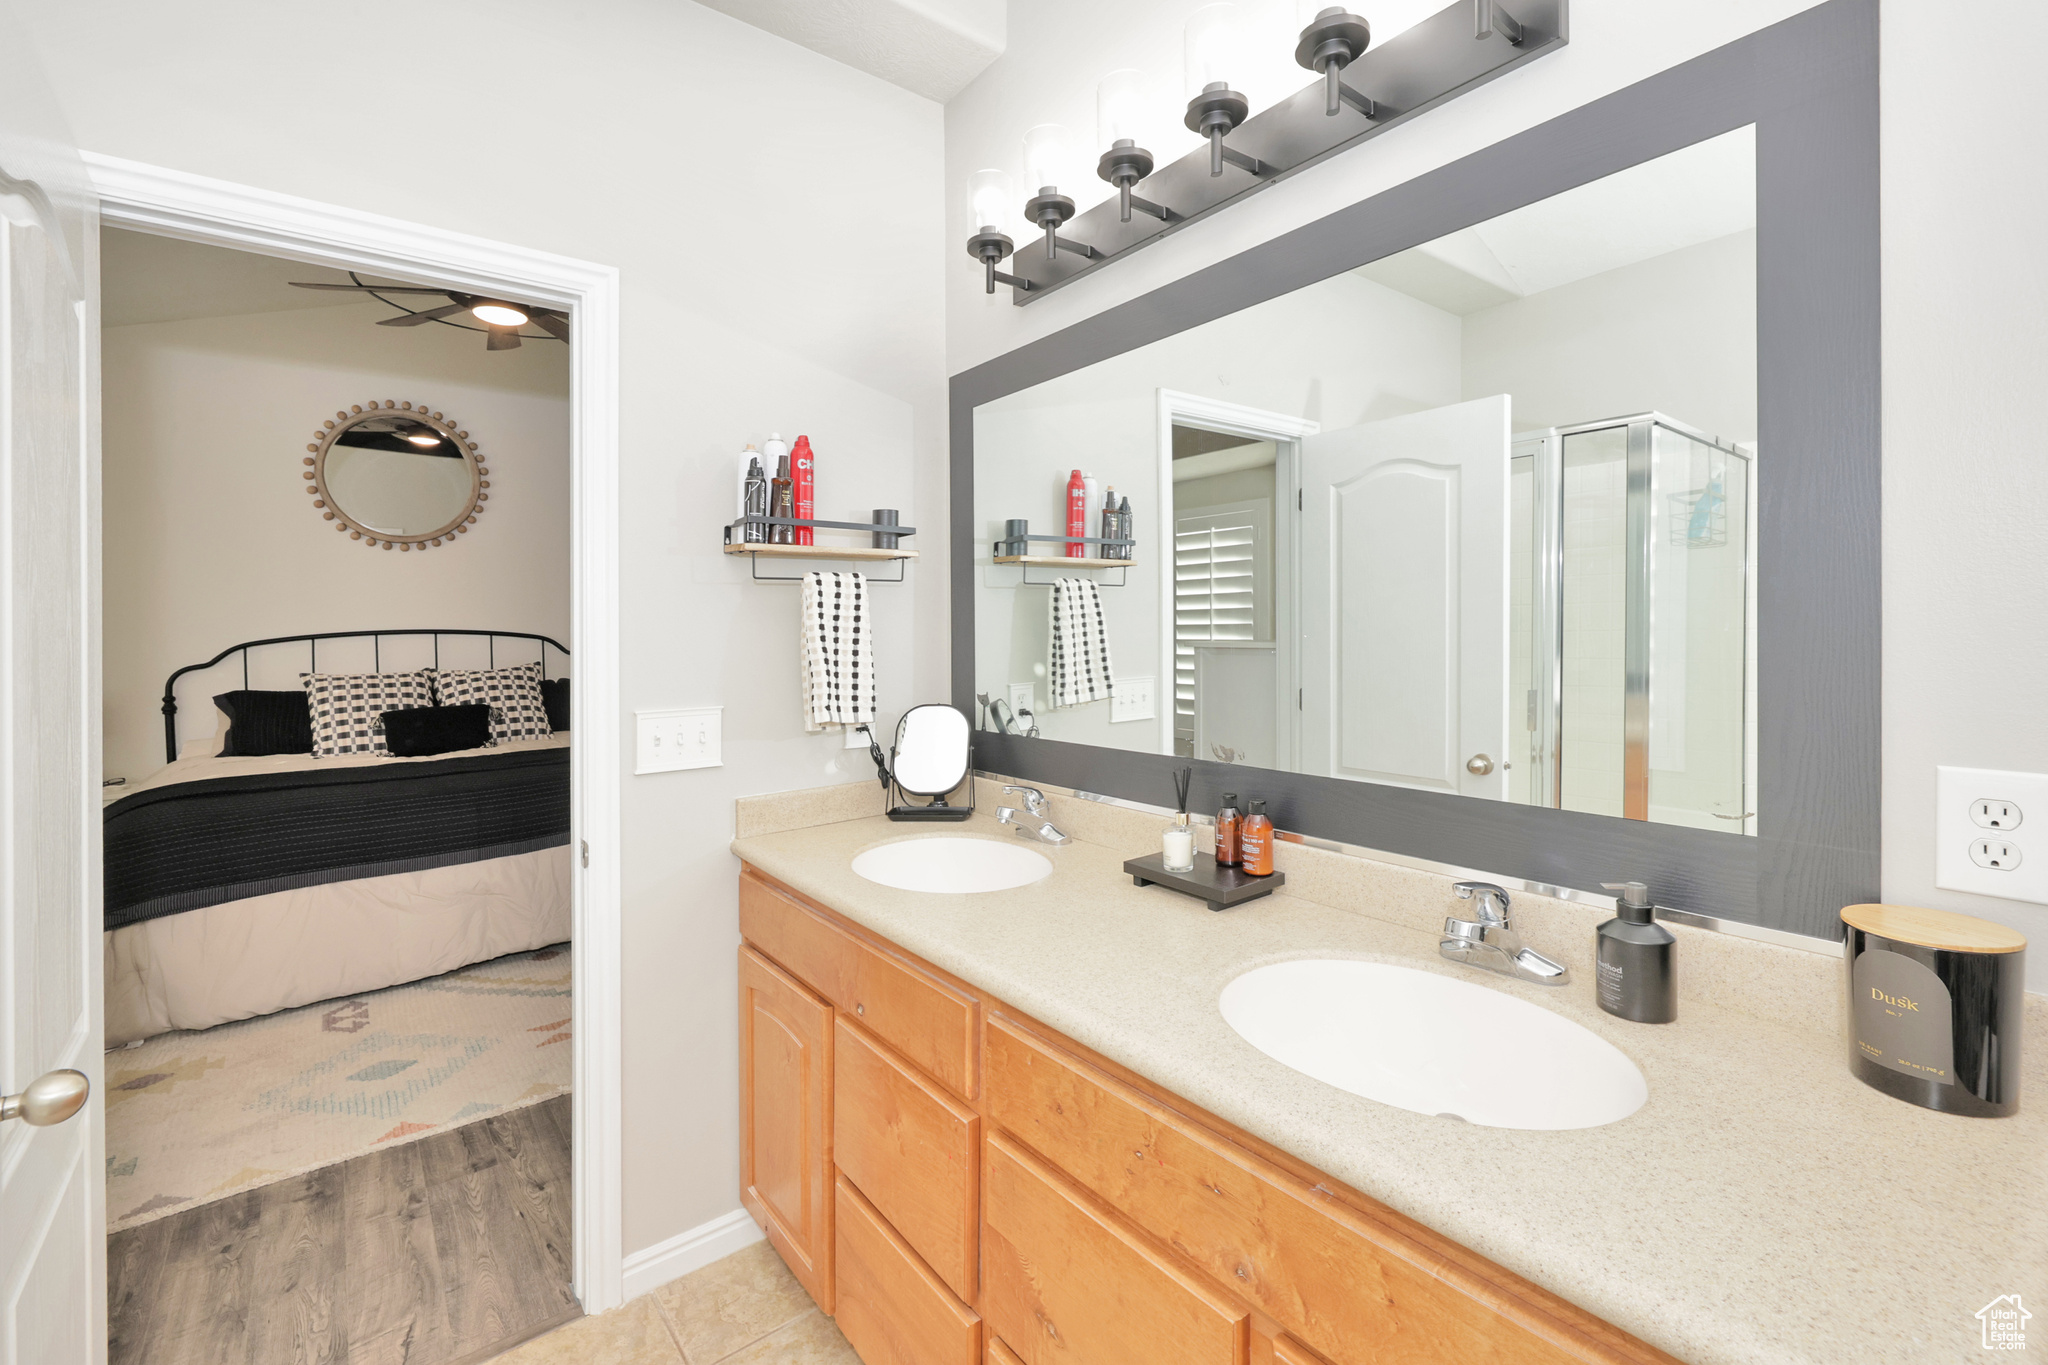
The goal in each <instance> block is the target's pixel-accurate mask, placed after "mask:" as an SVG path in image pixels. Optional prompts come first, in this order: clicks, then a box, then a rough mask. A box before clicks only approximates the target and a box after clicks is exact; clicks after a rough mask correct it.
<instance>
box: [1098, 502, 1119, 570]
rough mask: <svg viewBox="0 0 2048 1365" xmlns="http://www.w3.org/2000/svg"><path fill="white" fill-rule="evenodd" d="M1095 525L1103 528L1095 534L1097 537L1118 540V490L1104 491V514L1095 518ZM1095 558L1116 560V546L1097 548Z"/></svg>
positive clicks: (1099, 546) (1100, 546)
mask: <svg viewBox="0 0 2048 1365" xmlns="http://www.w3.org/2000/svg"><path fill="white" fill-rule="evenodd" d="M1095 524H1096V525H1097V526H1099V527H1100V528H1101V529H1100V530H1098V531H1097V532H1096V533H1095V534H1096V535H1098V536H1101V537H1102V538H1103V539H1104V540H1115V539H1116V490H1115V489H1114V488H1105V489H1103V490H1102V513H1101V515H1099V516H1097V517H1096V518H1095ZM1095 558H1097V559H1115V558H1116V549H1115V547H1114V546H1109V545H1098V546H1096V547H1095Z"/></svg>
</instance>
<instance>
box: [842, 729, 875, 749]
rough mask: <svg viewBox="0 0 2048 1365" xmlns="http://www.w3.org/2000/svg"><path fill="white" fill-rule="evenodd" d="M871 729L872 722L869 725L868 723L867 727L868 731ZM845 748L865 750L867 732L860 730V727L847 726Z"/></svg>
mask: <svg viewBox="0 0 2048 1365" xmlns="http://www.w3.org/2000/svg"><path fill="white" fill-rule="evenodd" d="M873 728H874V722H870V723H869V726H868V729H870V730H871V729H873ZM846 747H847V748H849V749H865V748H867V747H868V731H867V730H863V729H861V728H860V727H859V726H858V725H849V726H847V727H846Z"/></svg>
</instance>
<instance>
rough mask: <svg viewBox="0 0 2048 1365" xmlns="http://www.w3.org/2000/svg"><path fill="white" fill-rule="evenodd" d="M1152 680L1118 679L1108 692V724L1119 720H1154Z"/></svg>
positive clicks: (1155, 715) (1155, 714)
mask: <svg viewBox="0 0 2048 1365" xmlns="http://www.w3.org/2000/svg"><path fill="white" fill-rule="evenodd" d="M1152 691H1153V688H1152V679H1150V678H1118V679H1117V680H1116V681H1115V683H1113V684H1112V685H1111V687H1110V691H1109V723H1110V724H1111V725H1114V724H1116V723H1117V722H1118V721H1120V720H1156V719H1157V718H1158V716H1157V713H1156V712H1155V711H1154V710H1153V709H1152Z"/></svg>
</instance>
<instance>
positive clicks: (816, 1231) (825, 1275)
mask: <svg viewBox="0 0 2048 1365" xmlns="http://www.w3.org/2000/svg"><path fill="white" fill-rule="evenodd" d="M831 1075H832V1008H831V1006H829V1005H827V1004H826V1003H825V1002H824V1001H822V1000H820V999H818V998H817V997H816V996H815V995H812V994H811V993H810V992H809V991H807V990H805V989H804V988H803V986H802V985H801V984H799V983H798V982H796V981H795V980H793V979H791V978H790V977H789V975H788V974H786V973H785V972H783V971H782V970H781V969H779V968H778V967H776V966H775V964H774V963H772V962H769V961H767V960H766V959H765V958H763V957H762V956H761V955H760V954H758V953H756V952H754V951H753V950H752V949H749V948H746V947H742V948H741V949H740V1202H741V1203H743V1204H744V1205H746V1208H747V1212H749V1213H751V1214H753V1215H754V1221H755V1222H757V1223H759V1224H760V1225H761V1229H762V1231H764V1232H766V1233H767V1234H768V1240H769V1241H771V1242H773V1243H774V1244H775V1249H776V1250H777V1251H779V1252H781V1253H782V1259H783V1260H784V1261H786V1262H788V1263H789V1268H790V1271H791V1272H792V1273H793V1274H794V1275H795V1276H796V1277H797V1279H798V1280H799V1281H801V1282H802V1284H803V1287H804V1288H805V1289H808V1290H809V1291H810V1293H811V1297H812V1298H814V1299H816V1300H817V1301H818V1304H819V1306H820V1307H822V1308H823V1309H824V1310H825V1311H826V1312H828V1313H829V1312H831V1311H832V1152H831V1147H830V1142H831V1135H832V1120H831V1117H830V1114H829V1108H830V1106H831V1103H832V1088H831V1084H830V1081H831Z"/></svg>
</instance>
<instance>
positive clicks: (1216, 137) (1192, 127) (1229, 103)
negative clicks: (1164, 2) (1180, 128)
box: [1186, 3, 1270, 179]
mask: <svg viewBox="0 0 2048 1365" xmlns="http://www.w3.org/2000/svg"><path fill="white" fill-rule="evenodd" d="M1244 47H1245V44H1244V39H1243V36H1242V33H1241V30H1240V25H1239V23H1238V14H1237V6H1236V5H1232V4H1228V3H1224V4H1215V5H1204V6H1202V7H1201V8H1200V9H1198V10H1196V11H1195V12H1194V14H1193V16H1191V17H1190V18H1189V19H1188V27H1187V75H1188V89H1189V90H1191V91H1193V92H1194V93H1193V94H1192V95H1191V96H1190V97H1189V99H1188V116H1187V119H1186V122H1187V126H1188V131H1189V132H1191V133H1200V134H1201V135H1202V136H1203V137H1206V138H1208V139H1209V176H1210V178H1211V179H1214V178H1215V177H1217V176H1219V175H1221V174H1223V163H1224V162H1226V161H1227V162H1229V163H1230V164H1231V165H1233V166H1236V167H1238V168H1240V169H1242V170H1247V171H1250V172H1251V173H1252V174H1253V175H1261V176H1262V175H1265V174H1267V173H1268V172H1269V170H1270V168H1269V167H1268V166H1267V165H1266V164H1265V163H1264V162H1262V161H1260V160H1259V159H1258V158H1257V157H1255V156H1246V155H1245V154H1244V153H1243V152H1240V151H1237V150H1236V149H1234V148H1231V147H1226V146H1224V145H1223V139H1224V138H1225V137H1226V136H1227V135H1229V134H1230V133H1233V132H1235V131H1236V130H1237V125H1238V124H1240V123H1243V122H1244V121H1245V120H1246V119H1247V118H1249V117H1251V112H1252V105H1251V101H1250V100H1248V99H1246V98H1245V97H1244V96H1243V95H1240V94H1238V93H1237V92H1236V91H1235V90H1232V89H1231V88H1230V82H1229V80H1228V79H1226V78H1225V76H1224V74H1223V72H1224V70H1225V68H1226V67H1227V66H1228V65H1229V64H1230V62H1231V61H1232V60H1237V61H1242V60H1243V59H1244V56H1243V54H1244Z"/></svg>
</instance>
